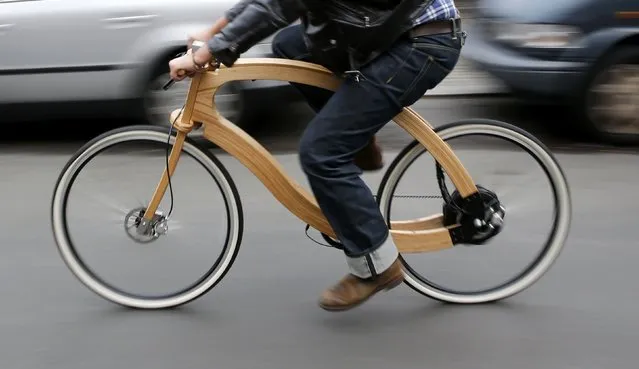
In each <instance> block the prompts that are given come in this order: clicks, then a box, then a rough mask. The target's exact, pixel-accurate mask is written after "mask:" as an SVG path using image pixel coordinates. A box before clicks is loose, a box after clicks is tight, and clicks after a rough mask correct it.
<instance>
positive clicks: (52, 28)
mask: <svg viewBox="0 0 639 369" xmlns="http://www.w3.org/2000/svg"><path fill="white" fill-rule="evenodd" d="M236 1H237V0H109V1H87V0H0V104H2V105H4V106H12V105H13V104H16V103H32V102H33V103H62V102H74V103H80V102H133V103H134V107H136V108H139V109H135V111H137V112H140V113H142V114H143V116H144V117H145V118H147V119H148V121H149V122H151V123H154V124H167V119H168V118H167V117H168V113H169V111H170V110H172V109H174V108H176V107H180V106H181V104H182V103H183V102H184V98H185V96H186V95H185V91H186V88H187V87H188V82H180V83H178V84H176V85H175V86H174V87H173V88H172V89H170V90H169V91H168V92H167V91H164V90H162V89H161V87H162V85H163V84H164V83H165V82H166V81H167V80H168V78H169V77H168V65H167V63H168V61H169V60H170V59H171V58H172V57H173V56H174V55H175V54H176V53H178V52H181V51H184V48H185V45H186V41H187V36H188V34H189V33H191V32H193V31H198V30H201V29H203V28H205V27H210V26H211V25H212V24H213V23H214V22H215V20H216V19H217V18H219V17H220V16H221V15H222V14H223V13H224V12H225V11H226V10H227V9H228V8H230V7H231V6H232V5H233V4H234V3H235V2H236ZM270 52H271V47H270V38H269V39H266V40H264V41H263V42H261V43H260V44H258V45H256V46H255V47H253V48H252V49H251V50H249V52H247V53H246V54H245V56H269V55H270ZM283 85H284V84H283V83H280V82H266V81H265V82H257V83H254V82H246V83H245V82H242V83H234V84H228V85H226V87H225V88H224V90H223V91H220V93H219V96H218V97H217V98H216V102H217V104H218V106H219V108H220V111H221V112H222V113H223V114H225V115H226V116H228V117H229V118H230V119H231V120H234V121H238V120H241V116H242V115H243V114H244V113H246V111H247V110H248V109H244V106H245V101H244V98H245V92H246V90H247V89H249V88H251V89H252V88H262V87H277V86H283ZM74 106H75V105H74ZM78 106H79V104H78Z"/></svg>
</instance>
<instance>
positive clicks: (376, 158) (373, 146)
mask: <svg viewBox="0 0 639 369" xmlns="http://www.w3.org/2000/svg"><path fill="white" fill-rule="evenodd" d="M355 165H357V166H358V167H360V169H362V170H365V171H373V170H378V169H382V168H383V167H384V159H383V157H382V148H381V147H380V146H379V145H378V144H377V138H376V137H375V136H373V138H372V139H371V141H370V142H369V143H368V145H366V146H365V147H364V148H363V149H362V150H360V151H359V152H358V153H357V154H356V155H355Z"/></svg>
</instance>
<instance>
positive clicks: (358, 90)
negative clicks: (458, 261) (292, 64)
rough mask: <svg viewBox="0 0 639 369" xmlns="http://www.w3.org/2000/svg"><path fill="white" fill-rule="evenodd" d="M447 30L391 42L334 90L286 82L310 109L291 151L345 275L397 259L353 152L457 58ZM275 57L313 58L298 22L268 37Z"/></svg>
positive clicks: (373, 270)
mask: <svg viewBox="0 0 639 369" xmlns="http://www.w3.org/2000/svg"><path fill="white" fill-rule="evenodd" d="M460 49H461V43H460V41H459V39H457V40H455V39H453V38H452V34H437V35H431V36H420V37H416V38H409V37H408V36H406V37H404V38H402V39H400V40H398V41H397V42H396V43H395V44H394V45H393V46H392V47H391V48H390V49H389V50H388V51H387V52H385V53H384V54H382V55H380V56H379V57H377V58H376V59H375V60H373V61H372V62H371V63H369V64H367V65H366V66H365V67H363V68H361V69H360V72H361V74H362V75H361V76H360V78H359V82H357V81H355V80H354V79H350V78H349V79H346V80H344V82H343V83H342V85H341V86H340V87H339V88H338V89H337V90H336V91H335V92H332V91H328V90H324V89H321V88H317V87H312V86H307V85H300V84H296V83H293V85H294V86H295V87H296V88H297V89H298V90H299V91H300V92H301V93H302V95H303V96H304V97H305V98H306V100H307V101H308V103H309V105H310V106H311V107H312V108H313V109H314V110H315V111H316V112H317V114H316V115H315V117H314V118H313V120H312V121H311V122H310V123H309V125H308V127H307V128H306V130H305V132H304V134H303V136H302V138H301V142H300V151H299V157H300V162H301V165H302V168H303V170H304V173H305V174H306V176H307V178H308V181H309V184H310V187H311V190H312V192H313V194H314V196H315V198H316V199H317V202H318V204H319V206H320V208H321V210H322V212H323V213H324V215H325V216H326V218H327V219H328V222H329V224H330V225H331V227H332V228H333V229H334V231H335V233H336V235H337V237H338V239H339V241H340V242H341V243H342V245H343V246H344V252H345V254H346V259H347V264H348V266H349V268H350V271H351V273H352V274H355V275H357V276H359V277H361V278H369V277H374V276H376V275H377V274H379V273H381V272H383V271H384V270H386V269H387V268H388V267H390V265H391V264H392V263H393V262H394V261H395V260H396V259H397V256H398V252H397V248H396V247H395V245H394V244H393V241H392V237H389V231H388V226H387V224H386V222H385V221H384V218H383V216H382V214H381V212H380V210H379V207H378V205H377V202H376V201H375V198H374V197H373V194H372V192H371V190H370V188H369V187H368V186H367V185H366V183H365V182H364V181H363V180H362V179H361V178H360V175H361V170H360V169H359V168H358V167H357V166H356V165H355V164H354V162H353V158H354V156H355V154H356V153H357V152H359V151H360V150H361V149H362V148H364V146H366V145H367V144H368V142H369V141H370V140H371V138H372V137H373V136H374V135H375V134H376V133H377V132H378V131H379V129H381V128H382V127H383V126H384V125H386V123H388V122H389V121H391V120H392V118H393V117H395V116H396V115H397V114H399V113H400V112H401V110H402V109H403V108H404V107H406V106H410V105H412V104H413V103H415V102H416V101H417V100H419V99H420V98H421V97H422V96H423V95H424V94H425V93H426V92H427V91H428V90H430V89H432V88H433V87H435V86H437V84H439V83H440V82H441V81H442V80H443V79H444V78H445V77H446V76H447V75H448V74H449V73H450V71H451V70H452V69H453V67H454V66H455V65H456V63H457V61H458V59H459V53H460ZM273 52H274V53H275V55H276V56H277V57H280V58H287V59H293V60H301V61H308V62H313V59H312V57H311V55H310V54H309V52H308V49H307V47H306V44H305V43H304V39H303V29H302V28H301V26H300V25H295V26H290V27H287V28H285V29H283V30H282V31H280V32H279V33H278V34H277V35H276V36H275V38H274V40H273Z"/></svg>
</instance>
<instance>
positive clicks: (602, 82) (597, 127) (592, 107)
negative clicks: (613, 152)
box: [581, 46, 639, 144]
mask: <svg viewBox="0 0 639 369" xmlns="http://www.w3.org/2000/svg"><path fill="white" fill-rule="evenodd" d="M581 105H582V106H581V111H582V116H583V118H584V121H585V123H586V126H587V129H588V131H589V133H590V134H591V135H593V136H595V138H597V139H599V140H601V141H603V142H606V143H610V144H638V143H639V47H636V46H624V47H620V48H618V49H616V50H613V51H612V52H611V53H610V54H608V55H607V56H606V57H604V59H603V60H602V61H601V62H599V63H598V64H597V66H596V67H595V69H594V71H593V73H591V75H590V78H589V80H588V83H587V85H586V89H585V94H584V99H583V102H582V104H581Z"/></svg>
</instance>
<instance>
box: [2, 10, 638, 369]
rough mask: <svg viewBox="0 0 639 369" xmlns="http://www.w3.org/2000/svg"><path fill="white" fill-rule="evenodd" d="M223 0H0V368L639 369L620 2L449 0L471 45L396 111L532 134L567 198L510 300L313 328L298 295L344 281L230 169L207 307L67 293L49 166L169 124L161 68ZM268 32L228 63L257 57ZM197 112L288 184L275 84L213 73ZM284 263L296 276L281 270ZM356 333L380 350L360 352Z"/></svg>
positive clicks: (281, 99) (432, 306) (288, 127)
mask: <svg viewBox="0 0 639 369" xmlns="http://www.w3.org/2000/svg"><path fill="white" fill-rule="evenodd" d="M235 1H236V0H109V1H89V0H0V124H1V127H2V128H3V130H2V135H0V136H1V137H0V169H1V170H2V172H1V173H2V174H1V175H0V204H1V205H0V206H1V208H3V209H4V210H5V211H4V212H3V213H2V215H1V216H0V280H1V281H2V282H0V294H2V296H4V299H3V300H4V303H3V304H2V306H1V307H0V343H1V344H0V360H1V361H2V362H3V364H2V367H3V368H7V369H14V368H16V369H17V368H28V369H35V368H65V369H70V368H112V367H114V366H115V367H123V368H124V367H130V368H133V367H137V368H147V367H148V368H151V367H153V368H177V367H180V368H203V367H205V366H207V367H214V368H253V367H255V368H302V367H303V368H315V367H317V368H320V367H321V368H325V367H331V366H333V367H339V366H342V367H345V368H346V367H355V366H356V365H357V366H362V364H365V365H366V366H369V367H370V366H372V367H374V368H385V367H390V366H393V367H399V368H402V369H404V368H423V367H430V368H453V367H454V368H459V369H461V368H469V369H470V368H472V369H480V368H490V369H501V368H513V367H516V368H519V369H525V368H554V369H562V368H579V369H590V368H592V369H602V368H606V367H609V368H615V369H621V368H629V369H630V368H637V364H636V353H635V351H636V348H637V343H638V342H639V335H638V333H637V332H638V331H639V320H637V319H636V314H635V310H636V309H635V308H634V307H636V305H637V303H639V293H638V292H636V291H637V289H636V288H633V287H634V284H636V281H637V280H638V279H637V278H638V277H639V272H637V268H636V260H637V257H638V256H639V252H638V251H637V245H638V242H637V239H636V234H635V233H634V230H635V229H636V227H637V223H638V222H639V220H638V219H639V218H637V212H636V208H637V200H635V199H636V198H635V197H634V196H635V195H632V193H634V192H636V183H637V180H639V170H638V169H639V157H638V153H639V150H637V147H639V146H638V145H639V0H535V1H531V0H458V1H456V3H457V5H458V6H459V8H460V9H461V10H462V15H463V18H464V22H463V24H464V28H465V30H466V32H467V33H468V38H467V42H466V45H465V46H464V48H463V51H462V55H461V60H460V62H459V64H458V66H457V67H456V69H455V70H454V71H453V72H452V73H451V74H450V75H449V77H448V78H447V79H446V80H445V81H444V82H443V83H442V84H441V85H440V86H438V87H437V88H436V89H434V90H433V91H429V92H428V93H427V94H426V95H425V96H424V99H423V100H422V101H420V102H418V103H417V104H415V106H414V108H415V109H416V110H417V111H418V112H419V113H420V114H422V116H423V117H425V118H426V119H427V120H428V121H429V122H430V123H431V124H433V125H434V126H439V125H442V124H444V123H448V122H453V121H457V120H461V119H465V118H472V117H482V118H493V119H498V120H503V121H507V122H509V123H513V124H515V125H517V126H520V127H522V128H524V129H526V130H528V131H530V132H531V133H533V134H534V135H536V136H537V137H539V138H540V139H541V140H542V141H543V142H544V143H545V144H546V145H548V146H549V147H550V148H551V149H552V151H553V152H554V153H555V154H556V155H557V157H558V159H559V161H560V162H561V164H562V165H563V166H564V168H565V170H566V173H567V175H568V179H569V181H570V184H571V189H572V193H573V204H574V214H573V222H574V223H573V228H572V232H571V236H570V239H569V242H568V244H567V246H566V251H565V252H564V254H563V255H562V256H561V257H560V262H558V264H557V266H555V267H554V269H552V271H551V272H550V273H549V274H548V276H547V277H545V278H544V279H543V280H542V281H541V282H540V283H539V284H538V285H536V286H535V287H534V288H532V289H531V290H530V291H526V292H524V293H523V294H522V295H521V296H517V297H516V298H513V299H512V300H511V301H512V302H511V303H510V304H505V305H497V306H481V307H460V308H454V307H448V306H442V305H439V304H437V303H435V302H429V301H426V303H424V301H423V297H416V296H415V295H414V294H411V292H410V291H400V292H394V294H395V296H396V297H395V301H387V300H384V301H382V302H379V303H377V304H378V306H379V308H376V309H375V310H372V311H371V310H363V312H360V313H359V314H361V315H357V314H355V315H347V316H346V317H339V318H335V317H333V316H330V317H328V318H324V317H321V316H320V315H319V314H321V313H319V312H317V311H315V310H316V309H315V306H314V305H313V304H314V300H313V299H314V298H315V296H316V292H318V291H320V290H321V288H323V287H324V286H325V285H326V284H327V283H332V281H333V279H334V278H335V277H337V276H338V275H339V274H340V273H343V271H344V270H343V268H341V267H342V265H341V264H340V261H339V259H334V260H333V261H331V262H328V261H326V265H327V266H326V268H324V269H321V268H316V266H317V263H316V262H314V261H313V259H312V258H311V257H308V256H304V255H308V254H309V253H312V252H313V251H312V250H314V246H313V244H312V243H311V244H310V245H309V244H308V240H307V239H306V238H305V236H304V235H303V233H302V231H300V229H301V227H302V225H300V224H298V223H296V220H295V219H292V218H286V217H287V216H290V215H288V214H287V213H286V212H284V211H283V210H282V209H281V208H280V207H279V205H278V204H277V203H275V202H274V201H273V199H272V198H271V196H270V194H268V193H267V192H266V191H265V190H264V189H262V188H261V187H259V185H258V184H257V182H256V181H255V179H254V178H252V177H251V175H250V173H249V172H247V171H242V170H243V169H242V168H240V167H239V166H237V165H236V166H234V167H232V169H233V170H234V171H235V173H233V175H234V176H235V177H236V178H237V180H236V181H237V182H238V184H239V185H240V192H242V193H243V196H247V200H245V201H246V204H247V205H248V206H246V207H247V209H245V211H246V212H247V213H248V214H247V219H248V224H247V226H246V231H245V232H246V240H245V241H244V244H245V245H246V246H244V249H243V251H241V254H243V258H244V259H242V258H241V259H242V262H240V263H238V266H235V267H234V268H236V269H234V272H231V274H232V276H231V277H230V279H229V280H228V281H225V282H224V283H223V286H222V287H221V290H220V292H218V290H217V289H216V290H215V292H213V293H211V295H215V297H213V296H211V297H210V298H208V297H207V298H206V299H203V300H202V301H203V302H198V303H197V304H194V305H193V307H190V308H188V309H186V311H181V312H161V313H146V312H127V311H123V310H118V309H116V308H113V307H111V306H110V305H109V304H108V303H106V302H104V301H102V300H99V299H98V298H96V297H94V296H92V295H91V294H90V293H89V292H88V291H86V290H84V289H83V287H82V286H81V285H80V284H79V283H77V282H76V280H74V279H73V278H72V277H71V275H70V273H68V271H67V270H66V269H65V267H64V265H63V262H62V260H61V259H60V258H59V257H58V255H57V254H56V250H55V244H54V242H53V239H52V237H51V232H50V222H49V205H50V200H51V196H50V195H51V191H52V190H53V186H54V183H55V180H56V178H57V175H58V174H59V172H60V170H61V169H62V167H63V165H64V163H65V162H66V160H68V159H69V157H70V156H71V155H72V153H73V152H74V151H75V150H77V149H78V148H79V147H80V146H81V145H82V144H84V143H85V142H86V141H87V140H89V139H91V138H92V137H94V136H95V135H97V134H99V133H101V132H105V131H107V130H109V129H112V128H115V127H121V126H125V125H130V124H152V125H160V126H164V127H166V128H167V129H168V124H169V122H168V118H167V117H168V113H169V112H170V111H172V110H173V109H175V108H178V107H180V106H181V105H182V103H183V101H184V98H185V92H186V89H187V88H188V82H181V83H177V84H176V86H174V88H172V89H171V90H169V91H163V90H162V89H161V86H162V85H163V84H164V83H165V82H166V81H167V79H168V74H167V73H168V70H167V63H168V61H169V60H170V58H171V57H172V56H174V55H175V54H176V53H178V52H180V51H184V45H185V43H186V38H187V35H188V34H189V33H190V32H193V31H197V30H200V29H202V28H205V27H208V26H210V25H211V24H212V23H213V22H214V21H215V20H216V19H217V18H218V17H220V16H221V15H222V14H223V12H224V11H225V10H226V9H228V8H229V7H230V6H232V5H233V4H234V3H235ZM271 38H272V37H271ZM271 38H268V39H266V40H263V41H262V42H261V43H260V44H258V45H256V46H255V47H253V48H252V49H251V50H250V51H249V52H247V53H246V54H245V55H244V57H265V56H270V52H271V50H270V40H271ZM216 102H217V105H218V107H219V109H220V111H221V112H222V114H224V115H225V116H227V117H228V118H230V120H231V121H233V122H235V123H236V124H238V125H239V126H240V127H242V128H243V129H245V130H247V131H248V132H249V133H251V134H252V135H254V137H256V139H258V141H260V143H262V144H263V145H265V146H266V147H267V148H268V149H270V150H273V151H274V152H275V153H277V158H278V159H279V160H281V161H282V162H283V163H285V165H286V168H287V170H291V171H292V172H294V173H296V174H295V175H296V176H299V178H300V181H303V176H301V173H300V172H299V169H298V168H297V163H296V161H295V160H294V159H291V158H294V157H295V150H296V148H297V142H298V138H299V135H300V134H301V132H302V131H303V129H304V127H305V125H306V123H307V122H308V121H309V120H310V119H311V117H312V112H311V110H310V109H309V108H308V107H307V106H306V105H305V103H304V102H303V101H301V98H300V96H299V95H298V94H297V93H296V92H295V91H294V90H293V89H292V88H291V87H290V86H288V85H287V84H285V83H281V82H275V81H246V82H238V83H231V84H229V85H226V86H225V88H224V90H223V91H222V92H221V93H219V94H218V96H217V97H216ZM194 134H195V135H197V133H196V132H194ZM379 141H380V144H381V145H382V147H383V149H384V150H385V155H386V158H387V159H386V161H387V163H388V162H390V160H392V158H393V155H394V154H396V153H397V152H398V151H399V150H401V149H402V148H403V147H404V146H405V145H406V144H408V143H409V142H410V137H409V136H408V135H407V134H406V133H405V132H403V131H401V129H400V128H398V127H397V126H395V125H394V124H392V123H391V124H389V125H388V126H387V127H385V128H384V129H383V130H382V131H381V132H380V134H379ZM213 149H214V148H213ZM493 154H494V155H495V153H493ZM219 155H223V154H221V153H220V154H219ZM496 155H497V156H495V159H493V164H495V163H497V162H499V161H503V163H502V164H499V165H507V163H508V161H509V160H510V159H509V158H508V157H506V156H504V155H502V156H501V157H500V156H499V155H498V153H497V154H496ZM132 165H134V164H132ZM486 165H487V164H486ZM512 165H513V166H514V167H516V164H514V163H513V164H512ZM296 171H297V172H296ZM433 173H434V172H433ZM159 175H160V172H158V176H159ZM367 178H369V179H370V180H371V183H372V185H373V186H376V185H377V184H378V182H379V176H378V175H372V176H370V177H367ZM520 185H522V184H520ZM131 186H136V184H135V183H131ZM522 186H526V185H525V184H523V185H522ZM515 191H516V190H515ZM531 201H532V202H534V199H533V200H531ZM251 205H252V206H251ZM280 219H287V220H289V221H288V222H282V221H281V220H280ZM533 222H534V221H531V224H532V223H533ZM285 225H286V226H285ZM533 228H534V227H532V226H531V228H530V229H529V230H523V231H522V234H521V236H522V237H523V238H526V237H532V236H534V234H535V231H534V230H533ZM267 239H268V240H269V241H265V240H267ZM252 246H253V247H252ZM256 249H259V250H256ZM267 249H268V250H267ZM276 249H277V250H276ZM309 249H310V250H309ZM270 250H274V252H271V251H270ZM320 251H323V250H320ZM284 252H288V253H289V255H291V254H292V255H293V257H296V258H297V259H298V260H296V261H295V263H298V264H297V265H296V266H294V267H293V266H291V268H290V269H287V266H286V265H282V264H283V262H282V255H283V253H284ZM316 252H317V251H316ZM265 260H266V261H267V262H266V263H264V261H265ZM331 263H332V264H331ZM269 265H270V267H267V266H269ZM322 265H324V264H322ZM314 267H315V268H314ZM486 267H487V268H490V267H492V266H486ZM309 268H310V269H312V271H310V272H308V274H304V272H305V270H306V269H309ZM451 268H452V269H454V267H451ZM495 268H496V267H495ZM234 276H235V277H234ZM273 286H284V287H285V289H283V290H282V291H283V292H282V291H275V292H273V290H272V289H273V288H274V287H273ZM406 290H407V289H406ZM269 291H270V292H271V293H269ZM280 294H282V295H283V296H280ZM389 300H390V299H389ZM424 305H426V306H425V307H424ZM287 309H290V310H287ZM384 309H386V310H384ZM380 310H381V312H380ZM380 315H381V316H380ZM398 316H401V317H402V318H399V317H398ZM373 321H377V322H380V321H381V323H380V325H381V328H380V329H379V330H377V331H374V333H371V331H370V330H374V329H375V328H374V327H372V326H370V325H369V323H370V322H373ZM497 327H499V328H497ZM371 339H375V340H378V341H376V342H378V343H377V344H376V345H379V342H385V345H389V346H388V347H386V346H385V347H378V348H376V349H371V347H370V346H367V345H366V344H364V343H365V342H367V340H371ZM347 347H348V348H349V349H348V350H346V348H347ZM375 347H377V346H375ZM324 351H325V353H326V355H322V354H321V353H322V352H324Z"/></svg>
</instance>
